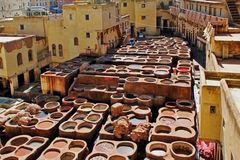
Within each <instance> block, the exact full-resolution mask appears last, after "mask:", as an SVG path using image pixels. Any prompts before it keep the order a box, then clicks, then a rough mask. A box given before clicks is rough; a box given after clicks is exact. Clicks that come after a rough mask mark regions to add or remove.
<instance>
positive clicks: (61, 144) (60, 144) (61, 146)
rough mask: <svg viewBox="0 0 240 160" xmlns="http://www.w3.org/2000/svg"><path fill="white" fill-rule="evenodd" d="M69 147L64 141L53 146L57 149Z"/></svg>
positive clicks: (59, 141)
mask: <svg viewBox="0 0 240 160" xmlns="http://www.w3.org/2000/svg"><path fill="white" fill-rule="evenodd" d="M66 145H67V142H66V141H64V140H58V141H56V142H54V143H53V146H54V147H57V148H63V147H65V146H66Z"/></svg>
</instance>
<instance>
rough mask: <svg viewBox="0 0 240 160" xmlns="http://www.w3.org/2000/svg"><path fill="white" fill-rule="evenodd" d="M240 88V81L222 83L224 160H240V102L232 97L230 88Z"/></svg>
mask: <svg viewBox="0 0 240 160" xmlns="http://www.w3.org/2000/svg"><path fill="white" fill-rule="evenodd" d="M229 84H230V85H232V86H230V87H234V88H240V81H239V80H238V81H234V80H228V81H225V80H222V81H221V103H222V123H221V143H222V144H223V148H222V152H223V159H226V160H227V159H230V160H231V159H234V160H238V159H240V154H239V148H240V119H239V117H240V111H239V109H238V107H237V106H238V105H239V104H238V102H237V101H235V100H234V99H233V97H232V94H231V93H230V91H229V86H228V85H229Z"/></svg>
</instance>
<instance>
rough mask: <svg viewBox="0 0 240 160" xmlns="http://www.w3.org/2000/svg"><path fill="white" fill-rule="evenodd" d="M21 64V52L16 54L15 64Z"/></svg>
mask: <svg viewBox="0 0 240 160" xmlns="http://www.w3.org/2000/svg"><path fill="white" fill-rule="evenodd" d="M22 64H23V60H22V53H18V54H17V65H18V66H20V65H22Z"/></svg>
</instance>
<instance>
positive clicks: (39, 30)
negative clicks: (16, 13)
mask: <svg viewBox="0 0 240 160" xmlns="http://www.w3.org/2000/svg"><path fill="white" fill-rule="evenodd" d="M47 20H48V18H47V17H40V16H36V17H26V16H22V17H14V18H13V20H7V21H0V25H3V26H4V31H3V32H4V33H10V34H32V35H37V36H43V37H45V36H46V31H47V28H46V21H47ZM20 25H24V30H21V29H20Z"/></svg>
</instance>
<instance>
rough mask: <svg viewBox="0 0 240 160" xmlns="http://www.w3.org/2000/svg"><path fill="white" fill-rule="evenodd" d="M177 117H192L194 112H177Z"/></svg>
mask: <svg viewBox="0 0 240 160" xmlns="http://www.w3.org/2000/svg"><path fill="white" fill-rule="evenodd" d="M177 115H178V116H181V117H190V116H191V115H192V112H189V111H180V110H179V111H177Z"/></svg>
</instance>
